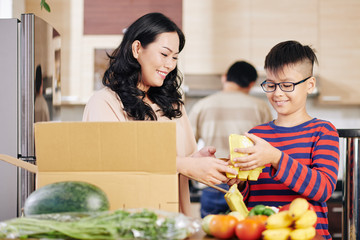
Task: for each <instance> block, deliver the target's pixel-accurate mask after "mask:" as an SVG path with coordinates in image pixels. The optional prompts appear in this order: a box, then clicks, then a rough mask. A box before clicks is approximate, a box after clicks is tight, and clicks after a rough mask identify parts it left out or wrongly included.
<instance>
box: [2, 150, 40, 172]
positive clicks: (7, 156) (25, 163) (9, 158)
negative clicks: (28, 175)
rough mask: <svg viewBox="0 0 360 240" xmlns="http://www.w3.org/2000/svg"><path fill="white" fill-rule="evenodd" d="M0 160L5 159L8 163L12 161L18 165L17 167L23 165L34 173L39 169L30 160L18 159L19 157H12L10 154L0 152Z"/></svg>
mask: <svg viewBox="0 0 360 240" xmlns="http://www.w3.org/2000/svg"><path fill="white" fill-rule="evenodd" d="M0 160H1V161H4V162H7V163H10V164H12V165H14V166H17V167H21V168H23V169H25V170H27V171H29V172H32V173H37V171H38V168H37V166H36V165H34V164H31V163H28V162H25V161H23V160H20V159H17V158H14V157H11V156H9V155H6V154H0Z"/></svg>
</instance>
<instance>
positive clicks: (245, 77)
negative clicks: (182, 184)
mask: <svg viewBox="0 0 360 240" xmlns="http://www.w3.org/2000/svg"><path fill="white" fill-rule="evenodd" d="M257 78H258V74H257V71H256V69H255V68H254V67H253V66H252V65H251V64H250V63H248V62H245V61H237V62H235V63H233V64H232V65H231V66H230V67H229V69H228V71H227V73H226V74H224V75H222V78H221V82H222V86H223V87H222V91H220V92H217V93H214V94H212V95H210V96H207V97H205V98H203V99H201V100H199V101H198V102H197V103H196V104H195V105H194V106H193V107H192V108H191V111H190V113H189V119H190V123H191V125H192V128H193V130H194V133H195V138H196V140H197V141H199V140H200V139H202V140H203V142H204V144H205V145H206V146H216V155H217V157H221V158H227V157H228V156H229V135H230V134H233V133H236V134H244V133H245V132H247V131H249V130H250V129H251V128H253V127H255V126H257V125H259V124H262V123H266V122H269V121H271V120H272V119H273V118H272V115H271V112H270V108H269V105H268V104H267V103H266V102H265V101H263V100H262V99H259V98H257V97H254V96H251V95H249V92H250V90H251V88H252V87H253V86H254V84H255V82H256V79H257ZM220 187H222V188H225V189H228V185H227V184H221V185H220ZM200 205H201V207H200V213H201V217H205V216H206V215H208V214H218V213H225V212H227V211H229V207H228V205H227V203H226V201H225V199H224V194H223V193H221V192H219V191H217V190H214V189H212V188H209V187H206V188H204V189H202V194H201V197H200Z"/></svg>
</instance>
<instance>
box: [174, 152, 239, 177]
mask: <svg viewBox="0 0 360 240" xmlns="http://www.w3.org/2000/svg"><path fill="white" fill-rule="evenodd" d="M215 152H216V149H215V148H214V147H204V148H202V149H201V150H200V151H198V152H196V153H194V154H193V155H192V156H190V157H184V158H181V157H178V158H177V168H178V171H179V172H180V173H185V174H187V175H189V176H191V177H194V178H198V179H200V180H202V181H205V182H207V183H211V184H220V183H227V182H228V180H229V179H228V178H227V177H226V176H225V173H226V172H228V173H231V174H237V172H236V170H234V169H232V168H230V167H229V166H228V165H229V164H228V162H226V161H223V160H220V159H217V158H215V157H214V154H215Z"/></svg>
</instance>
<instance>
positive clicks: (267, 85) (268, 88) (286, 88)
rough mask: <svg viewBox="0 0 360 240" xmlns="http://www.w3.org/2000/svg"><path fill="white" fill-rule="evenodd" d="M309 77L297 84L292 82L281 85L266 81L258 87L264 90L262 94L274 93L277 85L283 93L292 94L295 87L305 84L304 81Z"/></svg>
mask: <svg viewBox="0 0 360 240" xmlns="http://www.w3.org/2000/svg"><path fill="white" fill-rule="evenodd" d="M311 77H312V76H310V77H307V78H305V79H303V80H301V81H299V82H297V83H293V82H281V83H274V82H268V80H265V81H263V82H262V83H261V84H260V85H261V87H262V89H263V90H264V92H267V93H268V92H274V91H275V90H276V86H277V85H279V88H280V89H281V90H282V91H283V92H292V91H294V89H295V86H296V85H298V84H300V83H303V82H305V81H306V80H308V79H309V78H311Z"/></svg>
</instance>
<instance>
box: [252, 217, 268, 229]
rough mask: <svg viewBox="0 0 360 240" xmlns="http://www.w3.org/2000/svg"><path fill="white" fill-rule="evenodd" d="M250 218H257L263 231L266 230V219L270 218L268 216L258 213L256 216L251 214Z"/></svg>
mask: <svg viewBox="0 0 360 240" xmlns="http://www.w3.org/2000/svg"><path fill="white" fill-rule="evenodd" d="M249 218H251V219H253V220H255V221H256V222H257V223H258V224H259V227H260V231H261V232H262V231H265V229H266V226H265V223H266V220H267V219H268V216H266V215H256V216H251V217H249Z"/></svg>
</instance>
